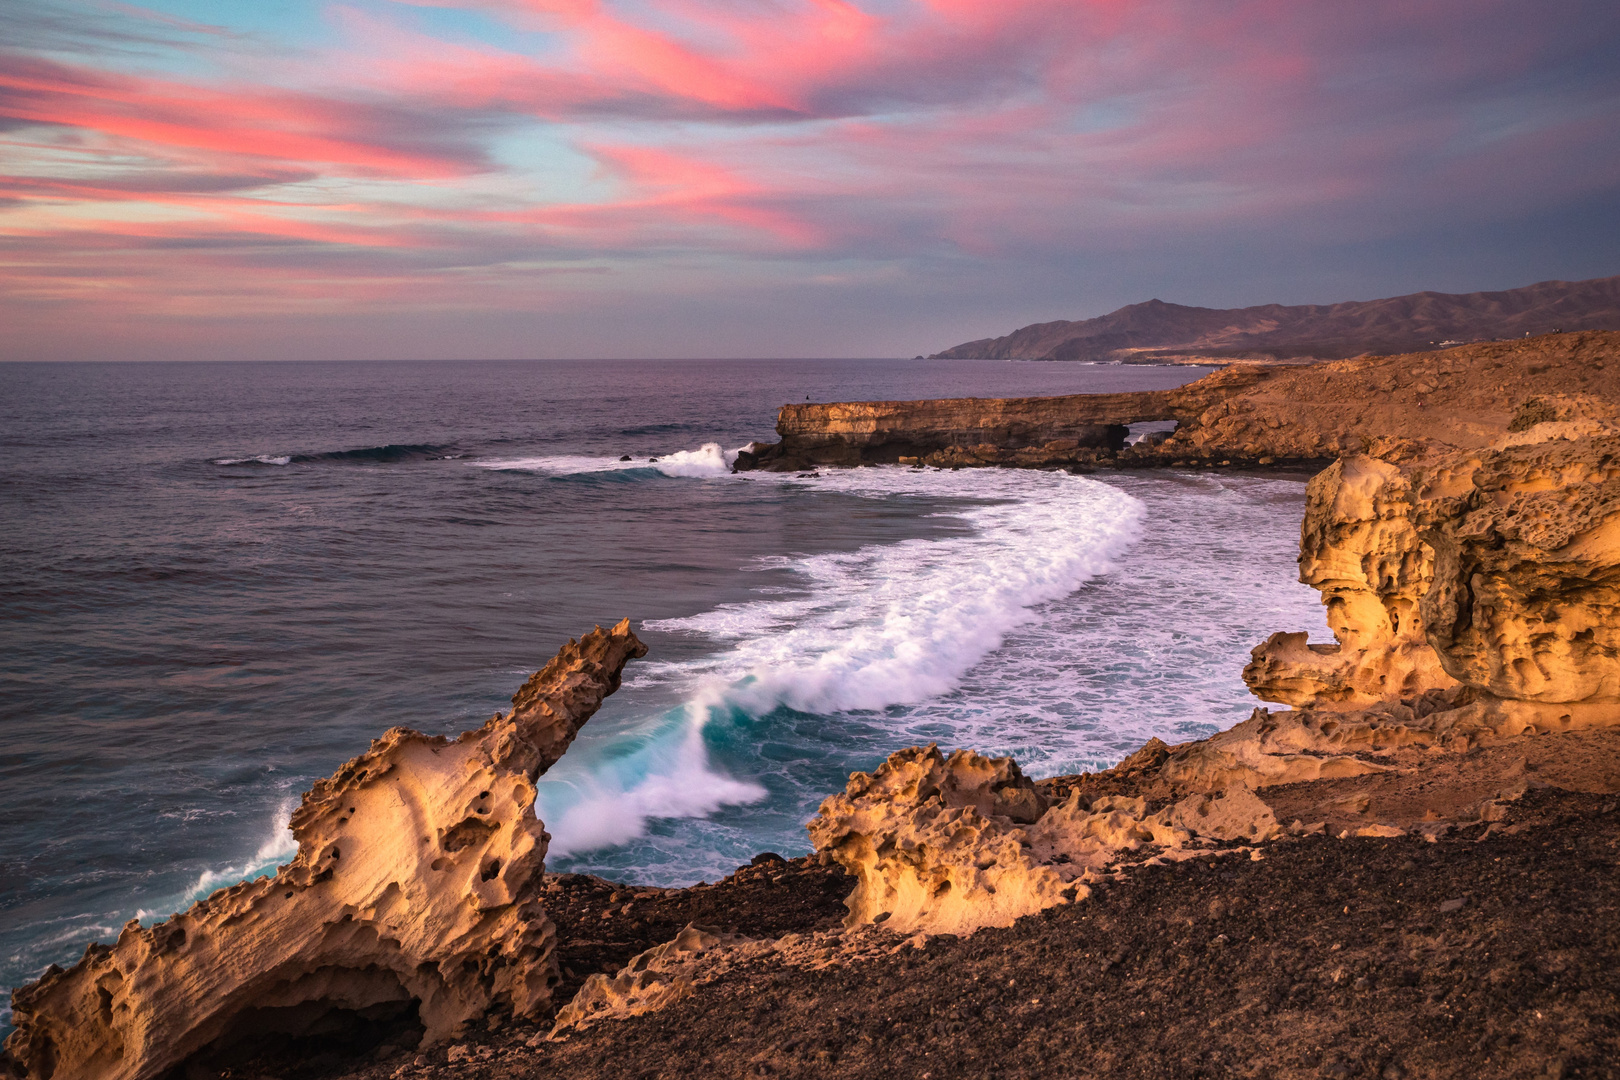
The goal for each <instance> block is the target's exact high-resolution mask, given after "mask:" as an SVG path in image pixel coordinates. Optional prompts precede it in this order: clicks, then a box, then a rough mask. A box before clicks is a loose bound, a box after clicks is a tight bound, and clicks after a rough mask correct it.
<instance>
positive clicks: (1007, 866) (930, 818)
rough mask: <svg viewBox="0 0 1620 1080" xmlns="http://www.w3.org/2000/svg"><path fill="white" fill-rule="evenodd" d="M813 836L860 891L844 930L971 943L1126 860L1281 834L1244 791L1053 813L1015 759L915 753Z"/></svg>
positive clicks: (1104, 800)
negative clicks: (1205, 841) (965, 938)
mask: <svg viewBox="0 0 1620 1080" xmlns="http://www.w3.org/2000/svg"><path fill="white" fill-rule="evenodd" d="M809 828H810V840H811V842H812V843H814V844H815V846H816V848H817V850H818V851H822V852H826V853H828V854H830V855H831V856H832V857H833V858H834V859H836V860H837V861H838V862H839V863H840V864H841V865H842V866H843V867H844V869H845V870H846V871H848V872H849V873H850V874H851V875H852V876H853V877H854V878H855V880H856V885H855V888H854V890H853V891H851V893H850V895H849V897H848V899H846V900H845V905H846V906H847V907H848V908H849V915H848V917H847V918H846V919H845V925H846V926H850V927H855V926H860V925H865V924H869V923H879V924H881V925H882V926H883V927H884V928H886V929H889V930H894V931H896V932H899V933H912V932H915V931H922V932H925V933H947V934H968V933H972V932H973V931H974V930H977V929H979V928H981V927H985V926H1010V925H1012V923H1013V922H1014V921H1016V920H1017V919H1019V918H1022V917H1023V916H1025V915H1030V914H1033V913H1035V912H1037V911H1041V910H1044V909H1045V908H1049V907H1052V906H1054V905H1056V904H1062V903H1068V902H1071V901H1074V900H1079V899H1084V898H1085V897H1086V896H1088V895H1089V894H1090V888H1089V887H1088V884H1087V883H1088V882H1091V881H1095V880H1098V878H1099V877H1100V876H1101V875H1102V874H1103V873H1105V872H1107V871H1108V869H1109V867H1110V866H1112V864H1114V863H1115V862H1116V861H1117V860H1118V859H1119V858H1120V857H1121V856H1122V855H1124V854H1126V853H1129V852H1136V851H1139V850H1141V849H1143V848H1147V847H1156V848H1158V849H1160V850H1161V851H1162V852H1174V851H1175V850H1177V849H1179V848H1181V847H1182V846H1183V845H1185V844H1187V843H1188V842H1189V841H1190V840H1192V839H1194V838H1195V837H1204V838H1209V839H1219V840H1262V839H1268V838H1270V837H1271V836H1273V835H1275V833H1276V831H1277V822H1276V819H1275V818H1274V817H1273V816H1272V814H1271V812H1270V810H1269V809H1268V808H1267V807H1266V806H1265V804H1264V803H1262V802H1261V801H1260V800H1258V799H1256V798H1255V797H1254V796H1253V793H1252V792H1249V791H1248V790H1247V789H1246V788H1242V787H1236V788H1233V789H1232V790H1230V791H1226V792H1224V793H1222V794H1220V795H1218V796H1216V797H1214V798H1210V797H1209V796H1207V795H1204V794H1193V795H1190V796H1188V797H1186V798H1183V799H1182V800H1180V801H1179V802H1177V803H1175V804H1173V805H1170V806H1167V807H1165V808H1164V809H1162V810H1160V811H1158V812H1157V813H1153V814H1149V813H1148V803H1147V801H1146V800H1145V799H1142V798H1129V797H1120V796H1108V795H1104V796H1100V797H1091V798H1087V797H1083V796H1082V795H1081V794H1080V793H1079V792H1078V791H1075V792H1072V793H1071V794H1070V796H1069V798H1068V799H1066V800H1065V801H1063V802H1061V803H1058V804H1056V805H1052V804H1049V803H1048V801H1047V800H1046V799H1045V798H1043V797H1042V796H1041V795H1040V793H1039V792H1037V791H1036V790H1035V787H1034V785H1033V784H1031V783H1030V781H1029V780H1028V779H1027V778H1026V777H1025V776H1024V774H1023V773H1022V772H1021V771H1020V770H1019V768H1018V765H1017V763H1016V762H1015V761H1013V759H1012V758H991V757H985V756H983V755H981V754H976V753H974V752H973V751H971V750H957V751H954V752H953V753H952V754H951V755H950V756H949V757H947V756H945V755H944V754H942V753H940V751H939V748H938V747H935V746H927V747H920V746H914V747H911V748H909V749H906V750H901V751H898V752H896V753H894V754H891V755H889V758H888V760H887V761H885V762H884V763H883V764H882V765H881V766H879V767H878V769H877V770H876V771H875V772H873V773H870V774H868V773H855V774H854V775H853V776H851V777H850V779H849V784H848V786H847V787H846V788H845V789H844V791H843V792H842V793H840V794H837V795H833V796H831V797H829V798H828V799H827V800H826V801H825V802H823V803H822V804H821V811H820V813H818V814H817V815H816V817H815V819H814V820H813V821H811V822H810V826H809Z"/></svg>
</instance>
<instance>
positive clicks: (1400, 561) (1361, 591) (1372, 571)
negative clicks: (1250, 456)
mask: <svg viewBox="0 0 1620 1080" xmlns="http://www.w3.org/2000/svg"><path fill="white" fill-rule="evenodd" d="M1412 501H1413V500H1412V493H1411V489H1410V482H1409V478H1408V476H1407V474H1406V472H1405V471H1404V470H1402V469H1401V468H1400V467H1399V466H1397V465H1394V464H1392V463H1390V462H1387V461H1379V460H1377V459H1375V458H1370V457H1366V456H1363V455H1357V456H1355V457H1350V458H1344V459H1341V460H1339V461H1336V462H1334V463H1333V464H1332V465H1330V466H1328V467H1327V468H1326V469H1324V470H1323V471H1322V472H1320V473H1318V474H1317V475H1316V476H1315V477H1313V478H1312V479H1311V482H1310V485H1309V487H1308V488H1307V491H1306V503H1305V518H1304V522H1303V523H1302V525H1301V529H1300V552H1299V579H1300V580H1301V581H1303V582H1304V583H1305V584H1307V585H1311V586H1314V587H1315V588H1316V589H1318V590H1319V591H1320V592H1321V593H1322V603H1323V604H1324V605H1326V607H1327V622H1328V627H1329V629H1331V630H1332V631H1333V636H1334V638H1335V639H1336V644H1334V645H1309V644H1307V643H1306V640H1305V639H1306V635H1304V634H1291V633H1277V634H1273V635H1272V636H1271V637H1270V638H1269V639H1268V640H1267V641H1266V642H1265V643H1264V644H1262V645H1260V646H1258V647H1257V648H1256V649H1255V650H1254V652H1253V659H1252V660H1251V661H1250V663H1249V664H1248V666H1247V667H1245V668H1244V669H1243V679H1244V681H1245V682H1246V683H1248V685H1249V689H1250V690H1251V691H1253V692H1254V694H1255V695H1256V696H1257V697H1259V698H1260V699H1261V700H1263V701H1275V702H1279V703H1282V704H1285V705H1315V706H1317V707H1320V708H1342V707H1355V706H1359V705H1366V704H1369V703H1371V702H1375V701H1384V700H1388V699H1390V698H1404V697H1411V696H1413V695H1415V694H1420V693H1423V692H1425V691H1428V690H1433V689H1444V688H1447V687H1450V686H1454V685H1455V680H1453V679H1452V678H1451V676H1449V675H1448V674H1447V673H1446V672H1445V670H1444V667H1443V665H1442V663H1441V660H1440V657H1439V655H1438V654H1437V653H1436V652H1435V650H1434V648H1433V647H1432V646H1431V645H1430V643H1429V640H1428V636H1427V634H1426V632H1425V628H1424V624H1423V620H1422V619H1421V618H1420V616H1419V613H1418V605H1419V602H1420V601H1421V600H1422V598H1423V596H1424V594H1425V593H1426V592H1427V591H1428V590H1429V587H1430V585H1431V584H1432V583H1433V580H1434V553H1433V551H1432V550H1431V549H1430V548H1429V547H1428V546H1427V545H1425V544H1424V543H1422V541H1420V540H1419V538H1418V534H1417V530H1416V528H1415V527H1414V525H1413V522H1412V520H1411V510H1412Z"/></svg>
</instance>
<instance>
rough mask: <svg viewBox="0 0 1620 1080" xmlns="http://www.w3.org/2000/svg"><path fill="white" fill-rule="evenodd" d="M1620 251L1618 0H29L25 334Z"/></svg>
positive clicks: (680, 321)
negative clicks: (140, 0)
mask: <svg viewBox="0 0 1620 1080" xmlns="http://www.w3.org/2000/svg"><path fill="white" fill-rule="evenodd" d="M1617 273H1620V4H1616V3H1614V0H1558V2H1556V3H1547V2H1546V0H1355V2H1354V3H1350V2H1324V0H1316V2H1312V0H1138V2H1127V0H442V2H440V0H349V2H336V3H334V2H317V0H251V2H249V0H210V2H206V3H204V2H201V0H164V2H160V3H145V4H137V3H127V2H120V0H54V2H43V0H4V2H3V3H0V359H6V360H57V359H103V360H117V359H298V360H302V359H386V358H452V359H457V358H467V359H471V358H525V357H535V358H563V357H575V358H593V357H671V358H673V357H732V356H748V357H816V356H871V357H882V356H911V355H915V354H923V353H930V352H934V351H938V350H940V349H943V348H946V347H949V346H951V345H954V344H957V343H958V342H961V341H965V340H970V339H975V338H981V337H988V336H993V335H998V334H1003V333H1007V332H1009V331H1011V330H1013V329H1014V328H1016V327H1018V326H1022V325H1025V324H1027V323H1030V322H1037V321H1045V320H1050V319H1059V318H1070V319H1077V318H1087V317H1090V316H1094V315H1100V314H1103V313H1105V312H1107V311H1110V310H1112V309H1114V308H1116V307H1119V306H1121V305H1123V304H1127V303H1134V302H1138V301H1142V300H1147V299H1150V298H1158V299H1162V300H1167V301H1173V302H1178V303H1187V304H1198V305H1204V306H1211V307H1230V306H1243V305H1249V304H1260V303H1273V302H1277V303H1330V302H1335V301H1341V300H1367V299H1375V298H1378V297H1383V296H1394V295H1400V294H1403V293H1408V292H1415V291H1418V290H1422V289H1435V290H1439V291H1443V292H1471V291H1475V290H1481V289H1503V288H1512V287H1515V286H1519V285H1527V284H1530V283H1533V282H1536V281H1542V280H1548V279H1555V278H1561V279H1564V280H1581V279H1585V278H1592V277H1603V276H1608V275H1611V274H1617Z"/></svg>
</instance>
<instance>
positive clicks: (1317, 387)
mask: <svg viewBox="0 0 1620 1080" xmlns="http://www.w3.org/2000/svg"><path fill="white" fill-rule="evenodd" d="M1615 401H1620V333H1615V332H1607V333H1600V332H1588V333H1578V334H1576V333H1571V334H1555V335H1549V336H1547V337H1542V338H1532V339H1521V340H1517V341H1500V342H1486V343H1483V344H1479V345H1468V346H1463V347H1461V348H1455V349H1447V350H1445V351H1442V352H1430V353H1415V354H1408V355H1402V356H1375V357H1364V358H1359V359H1355V360H1343V361H1337V362H1333V363H1324V364H1314V365H1309V366H1298V367H1277V366H1262V365H1255V364H1242V365H1235V366H1232V367H1228V368H1225V369H1224V370H1221V371H1218V372H1216V373H1214V374H1212V375H1209V376H1206V377H1205V378H1203V379H1199V380H1198V381H1196V382H1193V383H1189V384H1187V385H1186V386H1182V387H1178V388H1177V389H1175V390H1164V391H1145V392H1141V393H1131V394H1073V395H1069V396H1066V397H1050V398H1006V399H994V398H983V399H981V398H959V399H950V400H937V401H913V402H854V403H843V404H830V405H829V404H798V405H785V406H783V407H782V409H781V411H780V412H779V413H778V416H777V425H776V429H777V433H778V434H779V435H780V436H781V441H780V442H777V443H774V444H771V445H768V446H761V445H756V446H754V447H753V448H751V449H750V450H749V451H748V452H747V453H744V454H742V455H739V457H738V459H737V465H736V467H737V468H738V469H740V470H746V469H769V470H776V471H792V470H798V469H803V468H806V467H809V466H814V465H856V464H870V463H879V462H888V463H895V462H901V463H905V464H911V463H915V464H922V465H933V466H940V467H969V466H982V465H1012V466H1021V467H1026V468H1062V467H1097V466H1099V465H1111V466H1135V467H1142V466H1154V465H1177V464H1180V465H1186V464H1209V465H1255V464H1259V465H1271V464H1278V463H1311V464H1325V463H1327V462H1330V461H1332V460H1334V459H1336V458H1339V457H1341V456H1346V455H1354V454H1362V453H1366V454H1371V455H1372V456H1374V457H1378V458H1381V459H1384V460H1386V461H1391V462H1395V463H1400V462H1411V461H1416V460H1418V459H1420V458H1422V457H1423V456H1424V455H1425V454H1427V453H1429V452H1430V451H1431V450H1433V449H1435V448H1437V447H1440V448H1445V447H1461V448H1468V449H1476V448H1477V449H1483V448H1486V447H1489V446H1491V445H1492V444H1493V443H1495V442H1496V441H1497V440H1499V439H1501V438H1502V437H1504V436H1506V435H1509V434H1512V433H1515V432H1519V431H1523V430H1526V429H1528V428H1530V427H1533V426H1537V425H1540V424H1544V423H1547V422H1555V421H1556V422H1562V423H1567V424H1573V425H1577V426H1579V425H1582V424H1586V425H1592V424H1597V425H1603V424H1608V423H1611V422H1614V421H1615V420H1617V419H1620V411H1617V410H1616V408H1615V406H1614V405H1613V404H1612V403H1613V402H1615ZM1154 420H1157V421H1170V420H1173V421H1175V422H1176V425H1177V426H1176V429H1175V431H1174V433H1172V434H1171V435H1170V436H1169V437H1168V438H1166V439H1164V440H1163V441H1148V440H1143V441H1141V442H1138V443H1136V444H1134V445H1131V446H1129V447H1123V446H1122V444H1123V439H1124V430H1123V425H1128V424H1135V423H1140V422H1144V421H1154Z"/></svg>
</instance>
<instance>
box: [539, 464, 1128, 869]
mask: <svg viewBox="0 0 1620 1080" xmlns="http://www.w3.org/2000/svg"><path fill="white" fill-rule="evenodd" d="M778 482H799V483H803V482H806V481H803V480H788V479H785V478H782V479H778ZM809 482H811V483H815V484H818V485H821V486H823V487H825V488H827V489H829V490H834V491H838V492H842V493H844V494H848V495H855V496H859V497H863V498H873V499H885V498H891V497H895V496H906V495H912V496H928V497H930V498H933V499H938V498H940V497H942V496H943V497H950V498H960V499H962V500H963V505H962V506H960V508H957V509H952V510H949V511H945V512H944V513H945V515H946V516H950V517H954V518H957V519H959V520H960V521H961V522H962V523H963V524H965V525H967V526H968V527H969V531H968V532H967V534H966V535H961V536H949V537H945V538H937V539H912V540H904V541H901V542H898V543H893V544H877V545H869V546H867V547H863V548H860V549H858V550H856V551H852V552H837V553H829V554H819V555H811V556H804V557H799V558H773V559H768V560H763V561H762V563H761V564H760V568H761V569H764V568H767V567H770V568H780V569H786V570H789V571H791V572H793V573H794V574H796V575H797V576H798V577H799V578H800V580H801V581H802V583H803V589H804V593H803V595H800V596H795V597H788V598H776V597H768V598H762V599H759V600H754V601H750V602H746V603H740V604H726V605H721V606H719V607H716V608H714V609H712V610H709V611H706V612H702V613H699V614H697V615H693V616H690V617H687V618H678V619H663V620H654V621H649V622H647V623H645V624H643V625H644V627H645V628H646V629H649V630H659V631H666V632H674V633H685V634H693V635H701V636H704V637H707V638H709V639H711V640H713V641H714V642H716V643H717V644H720V645H723V646H724V645H729V647H723V648H722V649H721V650H720V651H718V652H716V653H712V654H710V655H707V656H704V657H702V658H699V659H695V660H689V661H684V662H679V663H666V664H657V663H654V664H650V665H647V666H646V667H644V668H643V669H642V674H641V675H640V676H639V678H640V679H642V680H644V681H645V682H649V683H659V682H662V683H666V684H669V685H671V686H672V688H674V689H676V690H677V691H678V692H679V694H680V696H682V697H683V698H684V703H683V704H682V705H681V706H679V707H678V708H676V709H674V710H671V711H670V712H668V713H666V714H664V715H663V716H661V717H659V718H658V719H657V720H656V721H655V722H652V723H649V724H645V725H643V726H641V727H639V728H635V729H632V730H629V731H623V732H617V733H615V734H614V735H613V736H612V738H611V739H608V740H601V739H596V740H591V739H582V740H581V743H582V744H583V745H579V746H576V748H575V749H574V750H573V751H571V752H570V754H569V756H568V757H566V758H564V759H563V761H562V762H560V763H559V764H558V766H557V767H556V768H554V769H553V771H552V773H549V774H547V776H546V777H545V778H544V780H543V781H542V784H541V807H540V814H541V817H542V819H543V820H545V821H546V822H547V828H548V829H550V830H551V832H552V833H553V836H554V837H555V838H556V839H555V841H554V850H556V851H558V853H559V854H565V853H568V852H579V851H585V850H590V849H592V848H597V847H604V846H610V845H615V844H620V843H623V842H625V841H626V840H629V839H631V838H632V837H635V836H637V835H640V834H641V832H642V831H643V830H644V829H645V828H646V826H647V823H648V821H650V820H652V819H655V818H680V817H698V816H704V815H707V814H710V813H713V812H714V811H715V810H717V809H719V808H720V807H721V806H724V805H734V804H738V803H746V802H753V801H756V800H758V799H763V798H764V797H765V795H766V790H765V788H763V787H761V786H760V785H759V784H757V783H754V782H752V781H751V780H747V779H735V778H731V777H727V776H725V775H723V774H722V773H720V772H718V771H716V770H715V769H714V767H713V766H712V765H711V763H710V761H709V757H708V754H707V752H706V749H705V738H704V737H705V733H709V734H713V733H714V732H715V731H716V730H717V729H723V728H726V727H728V726H732V725H735V724H736V723H737V718H738V717H743V718H746V719H748V720H751V721H761V720H763V719H764V718H766V717H768V716H769V715H770V714H772V713H773V712H775V711H776V710H778V709H781V708H786V709H789V710H793V711H795V712H798V713H809V714H820V715H827V714H836V713H841V712H874V711H877V710H883V709H885V708H887V707H889V706H894V705H905V704H912V703H916V702H920V701H924V700H927V699H929V698H933V697H936V696H938V695H941V694H945V693H948V692H950V691H951V690H953V689H954V688H956V687H957V686H958V685H959V684H960V683H961V681H962V679H963V677H964V676H965V675H966V674H967V673H968V672H969V670H970V669H972V668H973V667H974V666H975V665H977V664H978V663H980V662H981V661H982V660H984V659H985V657H987V656H988V655H990V654H991V653H992V652H994V651H995V650H996V649H997V648H999V647H1000V646H1001V644H1002V642H1003V640H1004V638H1005V636H1006V635H1007V634H1008V633H1009V632H1010V631H1012V630H1014V629H1015V628H1017V627H1019V626H1022V625H1024V624H1027V623H1029V622H1031V621H1033V620H1035V619H1036V618H1038V614H1037V612H1038V609H1039V607H1040V606H1041V605H1042V604H1045V603H1048V602H1050V601H1053V600H1056V599H1059V598H1061V597H1063V596H1066V595H1068V594H1069V593H1071V592H1073V591H1074V590H1076V589H1078V588H1080V587H1081V586H1082V585H1083V584H1084V583H1085V582H1086V581H1088V580H1090V579H1091V578H1094V577H1096V576H1097V575H1099V574H1102V573H1105V572H1107V571H1108V570H1109V568H1110V567H1111V565H1112V562H1113V560H1114V558H1115V557H1116V556H1117V555H1119V554H1120V553H1121V552H1123V551H1124V550H1125V549H1126V548H1127V547H1128V546H1129V545H1130V544H1132V543H1133V542H1135V540H1136V539H1137V536H1138V534H1139V529H1140V518H1141V505H1140V503H1139V502H1138V501H1137V500H1136V499H1134V498H1132V497H1131V496H1130V495H1127V494H1125V493H1124V492H1122V491H1119V490H1118V489H1116V488H1113V487H1109V486H1108V485H1105V484H1101V483H1097V482H1095V481H1091V480H1087V479H1084V478H1081V477H1073V476H1068V475H1066V474H1061V473H1017V474H1012V473H1009V472H1007V471H1004V470H976V471H975V472H973V473H944V472H923V471H916V470H905V469H898V468H875V469H860V470H850V471H838V472H830V473H825V474H821V475H820V476H818V477H817V478H815V479H814V480H812V481H809ZM766 722H767V723H768V721H766Z"/></svg>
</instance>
